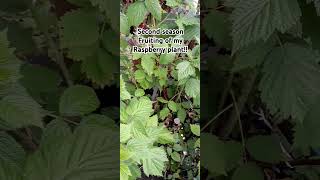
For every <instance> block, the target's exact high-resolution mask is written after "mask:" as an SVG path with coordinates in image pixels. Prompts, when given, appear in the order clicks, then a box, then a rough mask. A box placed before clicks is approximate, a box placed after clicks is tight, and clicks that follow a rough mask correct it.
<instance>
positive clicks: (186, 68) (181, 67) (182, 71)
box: [176, 61, 195, 80]
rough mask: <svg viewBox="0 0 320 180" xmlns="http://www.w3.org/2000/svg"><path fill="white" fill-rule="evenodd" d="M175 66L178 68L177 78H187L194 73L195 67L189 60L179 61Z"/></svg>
mask: <svg viewBox="0 0 320 180" xmlns="http://www.w3.org/2000/svg"><path fill="white" fill-rule="evenodd" d="M176 68H177V70H178V80H182V79H185V78H188V77H189V76H193V75H194V74H195V69H194V67H193V66H192V65H191V63H190V62H189V61H183V62H180V63H179V64H178V65H177V67H176Z"/></svg>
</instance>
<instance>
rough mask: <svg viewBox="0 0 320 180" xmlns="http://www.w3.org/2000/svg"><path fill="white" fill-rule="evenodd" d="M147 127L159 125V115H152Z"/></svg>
mask: <svg viewBox="0 0 320 180" xmlns="http://www.w3.org/2000/svg"><path fill="white" fill-rule="evenodd" d="M146 126H147V127H157V126H158V115H154V116H151V117H150V118H149V119H148V121H147V124H146Z"/></svg>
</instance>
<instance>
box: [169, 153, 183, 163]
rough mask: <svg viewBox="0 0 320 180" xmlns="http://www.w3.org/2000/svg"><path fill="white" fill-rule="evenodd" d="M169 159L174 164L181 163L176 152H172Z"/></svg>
mask: <svg viewBox="0 0 320 180" xmlns="http://www.w3.org/2000/svg"><path fill="white" fill-rule="evenodd" d="M171 158H172V159H173V160H174V161H176V162H180V161H181V157H180V154H179V153H177V152H173V153H172V154H171Z"/></svg>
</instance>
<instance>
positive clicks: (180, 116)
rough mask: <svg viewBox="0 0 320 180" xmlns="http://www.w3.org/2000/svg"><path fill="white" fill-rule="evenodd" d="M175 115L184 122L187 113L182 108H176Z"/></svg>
mask: <svg viewBox="0 0 320 180" xmlns="http://www.w3.org/2000/svg"><path fill="white" fill-rule="evenodd" d="M177 117H178V118H179V120H180V121H181V122H184V120H185V119H186V117H187V113H186V111H185V110H184V109H179V110H178V113H177Z"/></svg>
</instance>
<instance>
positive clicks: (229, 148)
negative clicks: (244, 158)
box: [201, 133, 242, 175]
mask: <svg viewBox="0 0 320 180" xmlns="http://www.w3.org/2000/svg"><path fill="white" fill-rule="evenodd" d="M201 141H202V143H203V144H206V145H205V146H202V148H201V156H202V157H210V158H203V159H201V165H202V166H204V167H205V168H207V169H208V170H209V171H210V172H211V173H214V174H217V175H227V172H228V171H230V170H231V169H232V168H234V167H235V166H237V164H238V163H239V162H240V160H241V149H242V147H241V144H240V143H238V142H235V141H221V140H219V139H218V137H216V136H213V135H211V134H208V133H203V134H201Z"/></svg>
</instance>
